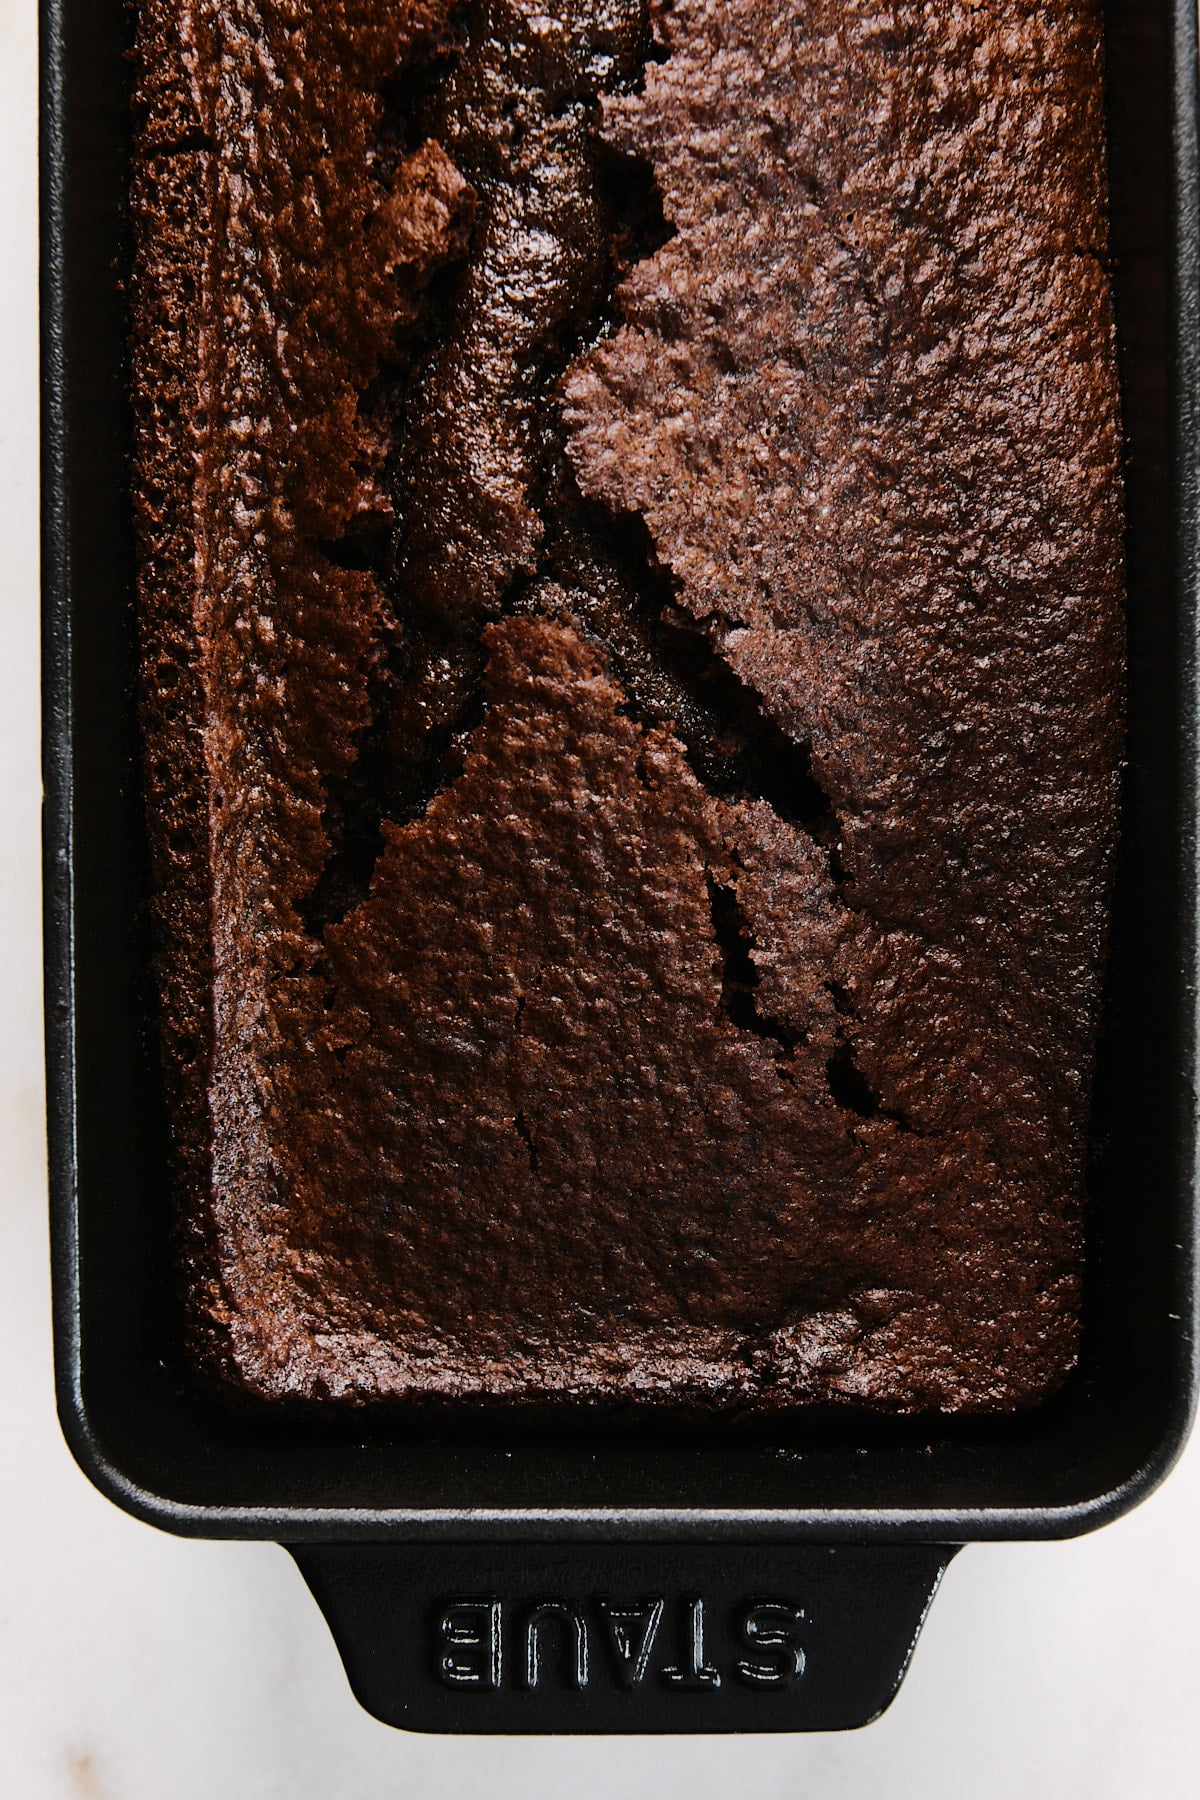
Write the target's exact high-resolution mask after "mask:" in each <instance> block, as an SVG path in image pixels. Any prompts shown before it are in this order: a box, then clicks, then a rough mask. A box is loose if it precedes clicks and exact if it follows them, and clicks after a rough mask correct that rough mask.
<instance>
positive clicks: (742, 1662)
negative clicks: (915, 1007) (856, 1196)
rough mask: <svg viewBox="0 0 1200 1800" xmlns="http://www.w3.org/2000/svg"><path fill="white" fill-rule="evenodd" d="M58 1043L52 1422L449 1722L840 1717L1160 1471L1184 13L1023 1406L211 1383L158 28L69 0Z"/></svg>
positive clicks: (54, 908) (48, 251)
mask: <svg viewBox="0 0 1200 1800" xmlns="http://www.w3.org/2000/svg"><path fill="white" fill-rule="evenodd" d="M42 30H43V38H42V81H43V113H42V119H43V128H42V129H43V138H42V222H43V233H44V248H43V306H44V320H45V324H44V340H43V380H44V404H45V415H44V418H45V422H44V497H45V498H44V505H45V536H44V572H45V777H46V788H47V802H46V822H45V872H46V955H47V987H46V1007H47V1059H48V1071H49V1094H50V1159H51V1171H52V1175H51V1184H52V1205H53V1257H54V1285H55V1325H56V1338H57V1365H58V1391H59V1407H60V1412H61V1417H62V1421H63V1426H64V1429H65V1431H66V1434H67V1437H68V1439H69V1440H70V1443H71V1446H72V1448H73V1450H74V1452H75V1455H76V1456H77V1457H78V1459H79V1461H80V1463H81V1464H82V1465H83V1468H84V1469H85V1470H86V1471H87V1473H88V1474H89V1475H90V1476H91V1478H92V1480H93V1481H94V1482H95V1483H96V1484H97V1486H99V1487H100V1488H101V1489H102V1490H103V1491H104V1492H105V1493H106V1494H108V1495H109V1496H110V1497H111V1498H112V1499H114V1500H115V1501H116V1502H117V1503H118V1504H119V1505H121V1506H124V1507H126V1508H127V1509H128V1510H129V1511H130V1512H133V1513H135V1514H137V1515H138V1516H140V1517H142V1518H144V1519H148V1520H150V1521H152V1522H153V1523H155V1524H157V1525H161V1526H164V1527H166V1528H167V1529H168V1530H172V1531H178V1532H184V1533H192V1534H197V1535H207V1536H212V1537H246V1538H267V1539H276V1540H278V1541H279V1542H281V1543H283V1544H286V1545H287V1546H288V1547H289V1548H290V1549H291V1550H292V1552H293V1554H294V1556H295V1558H296V1560H297V1562H298V1563H299V1565H300V1567H301V1569H302V1571H303V1573H304V1575H305V1577H306V1578H307V1580H308V1581H309V1583H310V1585H311V1587H312V1588H313V1590H314V1592H315V1594H316V1596H317V1599H318V1600H319V1602H320V1604H321V1606H322V1607H323V1609H324V1611H325V1613H326V1616H327V1618H328V1620H329V1622H330V1625H331V1626H332V1629H333V1632H334V1635H335V1637H336V1638H337V1641H338V1644H339V1647H340V1649H341V1651H342V1654H343V1657H344V1660H345V1663H346V1667H347V1670H348V1673H349V1675H350V1679H351V1681H352V1683H353V1685H354V1688H355V1691H356V1693H357V1694H358V1696H359V1698H360V1699H361V1701H362V1702H363V1704H364V1705H365V1706H366V1707H368V1708H369V1709H370V1710H371V1711H372V1712H373V1713H375V1714H376V1715H377V1716H378V1717H380V1718H382V1719H385V1720H388V1721H389V1722H391V1723H393V1724H397V1725H408V1726H412V1727H417V1728H423V1729H433V1730H458V1731H512V1732H521V1731H530V1732H537V1731H594V1732H605V1731H627V1732H634V1731H725V1730H812V1729H831V1728H834V1727H840V1726H850V1725H856V1724H862V1723H864V1722H866V1721H867V1720H868V1719H869V1718H872V1717H873V1716H875V1715H876V1714H877V1713H878V1712H879V1711H881V1710H882V1708H883V1707H884V1706H885V1705H886V1704H887V1702H888V1701H889V1700H890V1698H891V1696H892V1694H893V1693H894V1692H895V1690H896V1687H897V1686H898V1683H899V1680H900V1677H901V1675H902V1673H903V1670H904V1667H905V1664H906V1662H907V1660H908V1657H909V1654H910V1652H911V1649H912V1645H913V1642H914V1640H915V1637H916V1634H917V1631H918V1629H919V1626H920V1622H921V1619H922V1617H923V1615H924V1612H925V1609H926V1607H927V1606H928V1604H929V1600H930V1598H931V1596H932V1593H933V1591H934V1588H935V1587H936V1585H937V1582H938V1579H939V1578H940V1575H941V1572H942V1570H943V1568H944V1567H945V1564H946V1563H947V1561H948V1560H949V1558H950V1556H951V1555H952V1554H953V1551H954V1548H955V1547H956V1546H958V1545H959V1544H961V1543H963V1542H965V1541H967V1540H970V1539H975V1538H981V1539H982V1538H1020V1537H1027V1538H1051V1537H1061V1536H1067V1535H1070V1534H1073V1533H1077V1532H1081V1531H1086V1530H1089V1529H1091V1528H1093V1527H1094V1526H1097V1525H1101V1524H1103V1523H1104V1522H1105V1521H1107V1520H1109V1519H1112V1518H1114V1517H1115V1516H1116V1515H1118V1514H1119V1513H1121V1512H1123V1511H1124V1510H1126V1509H1127V1508H1128V1507H1130V1506H1132V1505H1133V1504H1134V1503H1135V1502H1136V1501H1137V1500H1139V1499H1140V1498H1141V1497H1142V1496H1143V1495H1144V1494H1146V1493H1147V1492H1148V1490H1149V1489H1150V1488H1151V1487H1153V1486H1154V1484H1155V1483H1156V1482H1157V1481H1158V1480H1159V1479H1160V1478H1161V1477H1162V1475H1163V1474H1164V1473H1165V1472H1166V1470H1167V1469H1168V1467H1169V1466H1170V1464H1171V1462H1172V1460H1173V1458H1174V1457H1175V1456H1176V1455H1177V1453H1178V1451H1179V1449H1180V1447H1181V1445H1182V1443H1183V1440H1184V1437H1185V1435H1186V1432H1187V1428H1188V1424H1189V1420H1190V1416H1191V1412H1192V1405H1193V1392H1194V1382H1195V1359H1194V1339H1195V1333H1194V1322H1195V1321H1194V1307H1195V1293H1194V1285H1193V1266H1194V1216H1193V1191H1194V1161H1195V1152H1196V1142H1195V1113H1194V1094H1193V1083H1194V1065H1195V1036H1196V1021H1195V963H1196V944H1195V896H1196V883H1195V858H1196V724H1197V721H1196V686H1195V631H1196V582H1197V570H1198V562H1200V558H1198V549H1200V541H1198V524H1200V515H1198V493H1197V472H1198V466H1200V453H1198V440H1197V431H1196V420H1197V400H1198V376H1200V336H1198V326H1200V242H1198V219H1197V202H1198V181H1197V114H1196V10H1195V0H1155V3H1151V0H1114V3H1113V4H1112V5H1111V6H1110V8H1109V58H1108V63H1109V113H1110V133H1111V144H1112V150H1111V156H1112V192H1113V243H1114V253H1115V261H1114V266H1115V275H1116V292H1117V302H1118V312H1119V321H1120V337H1121V356H1122V377H1123V386H1124V405H1125V424H1126V431H1127V441H1128V513H1129V541H1128V551H1129V599H1130V656H1131V672H1130V710H1129V766H1128V779H1127V785H1126V816H1125V832H1124V849H1123V855H1122V863H1121V870H1120V878H1119V883H1118V892H1117V898H1116V904H1115V915H1114V926H1113V936H1112V957H1111V971H1110V979H1109V984H1108V991H1107V999H1106V1005H1105V1017H1104V1028H1103V1037H1102V1050H1101V1060H1100V1069H1099V1076H1098V1082H1097V1092H1096V1105H1095V1122H1094V1130H1093V1145H1094V1156H1093V1167H1092V1174H1091V1204H1090V1211H1089V1226H1088V1230H1089V1236H1088V1264H1087V1278H1086V1300H1085V1331H1084V1343H1083V1353H1082V1358H1081V1362H1080V1366H1079V1369H1078V1371H1077V1372H1076V1374H1075V1375H1074V1376H1073V1377H1072V1378H1071V1380H1070V1381H1069V1383H1068V1384H1067V1386H1066V1388H1065V1389H1064V1390H1063V1391H1062V1392H1061V1393H1060V1394H1058V1395H1057V1396H1056V1397H1055V1398H1054V1399H1053V1400H1052V1401H1050V1402H1049V1403H1048V1404H1046V1405H1044V1406H1042V1407H1041V1408H1039V1409H1037V1410H1035V1411H1033V1412H1031V1413H1028V1414H1026V1415H1023V1416H1020V1417H1017V1418H1012V1419H1008V1420H1001V1421H990V1422H984V1423H980V1422H978V1421H975V1422H972V1421H958V1422H954V1421H949V1422H948V1421H946V1420H941V1419H928V1420H922V1421H915V1422H914V1421H908V1422H905V1423H896V1422H888V1421H882V1420H880V1421H872V1420H870V1419H869V1418H865V1417H857V1418H855V1419H854V1420H853V1421H851V1422H841V1423H838V1422H836V1421H835V1422H830V1421H828V1420H824V1421H814V1420H812V1419H811V1418H810V1419H808V1420H806V1419H805V1418H804V1417H802V1416H797V1417H796V1419H795V1420H794V1421H790V1422H785V1423H783V1424H778V1425H772V1426H771V1428H770V1429H769V1430H767V1429H765V1428H763V1429H760V1430H758V1431H755V1432H753V1433H749V1432H747V1431H743V1432H742V1433H740V1434H739V1433H738V1432H737V1431H734V1430H732V1429H731V1428H729V1427H727V1426H726V1427H722V1428H720V1429H716V1428H714V1429H712V1430H710V1431H702V1430H698V1429H693V1430H690V1431H687V1432H685V1431H676V1432H672V1431H670V1430H667V1429H660V1430H655V1431H652V1432H651V1431H647V1430H646V1429H644V1428H643V1429H639V1430H633V1429H630V1430H628V1431H624V1432H618V1431H615V1430H611V1429H610V1430H607V1431H601V1430H598V1429H596V1428H589V1429H588V1430H587V1431H586V1432H584V1431H579V1432H572V1431H570V1430H567V1429H564V1428H555V1429H553V1430H550V1429H544V1430H542V1431H538V1430H535V1429H531V1428H529V1427H527V1426H517V1425H512V1426H509V1425H503V1426H497V1425H495V1424H493V1425H492V1426H491V1427H485V1426H482V1425H472V1426H463V1427H460V1428H458V1429H447V1428H444V1427H434V1426H431V1425H421V1426H416V1425H414V1426H409V1427H405V1426H403V1425H402V1424H400V1423H398V1422H396V1421H395V1420H393V1421H392V1422H391V1423H388V1424H380V1423H378V1422H374V1421H369V1420H363V1419H359V1420H357V1421H352V1422H349V1423H346V1422H341V1423H333V1424H330V1425H328V1426H326V1427H320V1426H315V1425H313V1426H297V1425H294V1424H293V1425H282V1424H273V1423H267V1424H262V1425H248V1424H246V1423H245V1422H239V1421H237V1420H234V1419H230V1418H225V1417H223V1416H221V1414H220V1413H219V1412H218V1411H217V1410H215V1409H213V1408H211V1407H209V1406H207V1405H206V1404H205V1403H204V1402H203V1401H202V1400H200V1399H199V1398H198V1397H197V1396H196V1395H195V1393H194V1392H193V1391H192V1388H191V1386H190V1384H189V1381H188V1377H187V1372H186V1369H185V1368H184V1366H183V1364H182V1360H181V1356H180V1349H179V1337H180V1332H179V1319H178V1306H177V1300H176V1293H175V1284H174V1278H173V1271H172V1268H171V1262H170V1255H169V1246H168V1219H169V1176H168V1150H167V1133H166V1126H165V1121H164V1117H163V1108H162V1098H161V1093H160V1085H159V1077H158V1062H157V1046H156V1041H155V1023H154V997H153V993H152V991H151V988H150V985H149V981H148V977H147V946H146V929H145V859H144V825H143V819H142V812H141V798H140V793H139V772H138V771H139V757H138V742H137V731H136V721H135V705H134V678H135V629H134V618H133V594H134V557H133V544H132V530H131V509H130V497H129V473H128V470H129V460H128V458H129V440H130V418H129V406H128V396H127V380H126V349H125V312H124V299H123V274H124V270H125V269H126V267H127V263H128V255H129V234H128V223H127V215H126V205H125V194H126V188H127V180H128V164H129V152H130V144H129V137H130V128H129V116H128V86H129V65H128V58H127V54H126V51H127V46H128V40H129V34H130V19H129V13H128V10H127V8H126V7H125V5H124V4H123V0H43V7H42Z"/></svg>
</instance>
